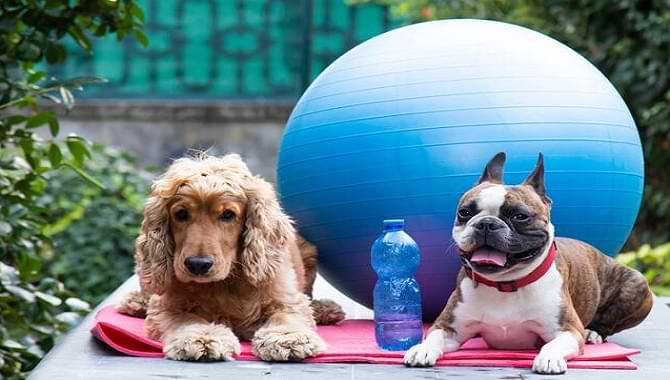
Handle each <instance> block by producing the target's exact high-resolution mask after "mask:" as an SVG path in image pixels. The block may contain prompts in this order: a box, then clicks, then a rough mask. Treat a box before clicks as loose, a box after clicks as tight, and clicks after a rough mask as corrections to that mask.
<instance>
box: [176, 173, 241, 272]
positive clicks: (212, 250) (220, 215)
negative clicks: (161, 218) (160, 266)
mask: <svg viewBox="0 0 670 380" xmlns="http://www.w3.org/2000/svg"><path fill="white" fill-rule="evenodd" d="M245 208H246V206H245V202H244V200H243V199H241V198H239V197H235V196H233V195H231V194H226V193H218V192H207V191H199V189H198V186H197V183H196V184H189V185H184V186H182V188H180V189H179V191H178V192H177V194H176V195H175V197H174V199H173V201H172V202H171V204H170V207H169V217H170V231H171V234H172V238H173V240H174V243H175V250H174V261H173V267H174V272H175V275H176V276H177V279H179V280H180V281H182V282H200V283H202V282H213V281H221V280H223V279H225V278H226V277H227V276H228V275H229V274H230V272H231V270H232V268H233V266H234V264H235V262H236V258H237V253H238V251H239V247H240V245H239V241H240V237H241V235H242V231H243V228H244V215H245Z"/></svg>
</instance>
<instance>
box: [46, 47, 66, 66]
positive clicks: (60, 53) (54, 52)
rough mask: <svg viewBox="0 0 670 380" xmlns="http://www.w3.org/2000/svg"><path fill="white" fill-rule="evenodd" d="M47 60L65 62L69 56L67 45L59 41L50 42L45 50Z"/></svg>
mask: <svg viewBox="0 0 670 380" xmlns="http://www.w3.org/2000/svg"><path fill="white" fill-rule="evenodd" d="M45 55H46V57H47V62H49V63H51V64H56V63H63V62H64V61H65V58H66V57H67V51H66V50H65V47H64V46H63V45H61V44H59V43H55V42H49V43H48V44H47V49H46V52H45Z"/></svg>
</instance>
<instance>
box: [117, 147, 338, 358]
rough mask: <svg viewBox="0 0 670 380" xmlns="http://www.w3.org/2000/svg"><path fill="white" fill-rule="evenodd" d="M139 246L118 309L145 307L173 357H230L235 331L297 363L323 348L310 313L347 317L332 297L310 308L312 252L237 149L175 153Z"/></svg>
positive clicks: (324, 319)
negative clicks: (130, 288)
mask: <svg viewBox="0 0 670 380" xmlns="http://www.w3.org/2000/svg"><path fill="white" fill-rule="evenodd" d="M136 248H137V249H136V264H137V265H136V271H137V274H138V276H139V278H140V285H141V289H142V292H141V293H133V294H130V295H128V297H127V298H126V299H125V300H124V301H123V302H122V303H121V304H120V305H119V306H118V309H119V310H120V311H121V312H125V313H127V314H132V315H143V314H144V313H145V312H146V322H145V329H146V332H147V334H148V335H149V336H150V337H151V338H154V339H158V340H161V341H162V342H163V344H164V351H165V354H166V357H168V358H170V359H176V360H229V359H231V358H232V357H233V355H234V354H237V353H239V350H240V345H239V340H238V338H241V339H247V340H251V342H252V348H253V351H254V353H255V354H256V355H257V356H258V357H260V358H261V359H264V360H275V361H285V360H301V359H304V358H306V357H310V356H315V355H318V354H319V353H320V352H322V351H323V350H324V349H325V344H324V342H323V341H322V340H321V338H320V337H319V336H318V335H317V334H316V333H315V331H314V327H315V318H316V320H317V321H319V322H320V323H337V322H339V321H341V320H342V319H344V313H343V312H342V310H341V308H340V307H339V305H337V304H335V303H333V302H332V301H327V300H325V301H312V303H313V305H314V308H312V306H310V298H311V291H312V286H313V282H314V279H315V277H316V249H315V247H314V246H312V245H311V244H309V243H308V242H306V241H305V240H303V239H302V238H300V237H299V236H298V235H297V234H296V232H295V231H294V228H293V225H292V222H291V220H290V219H289V217H288V216H287V215H286V214H285V213H284V212H283V211H282V209H281V207H280V205H279V202H278V201H277V197H276V194H275V191H274V189H273V187H272V185H270V184H269V183H268V182H266V181H265V180H263V179H262V178H260V177H258V176H254V175H252V174H251V172H250V171H249V169H248V168H247V166H246V164H244V162H243V161H242V160H241V158H240V157H239V156H238V155H236V154H229V155H226V156H223V157H212V156H207V155H205V154H201V155H199V156H196V157H192V158H182V159H179V160H176V161H175V162H174V163H173V164H172V165H171V166H170V167H169V168H168V170H167V172H166V173H165V174H163V175H162V176H161V177H159V178H158V179H157V180H156V181H155V182H154V184H153V187H152V193H151V195H150V197H149V199H148V200H147V203H146V206H145V210H144V222H143V224H142V231H141V235H140V236H139V238H138V239H137V243H136ZM148 295H152V296H151V298H150V300H149V301H148V305H147V302H146V300H147V298H148ZM314 310H317V312H318V314H317V315H313V313H314Z"/></svg>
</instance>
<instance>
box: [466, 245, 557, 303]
mask: <svg viewBox="0 0 670 380" xmlns="http://www.w3.org/2000/svg"><path fill="white" fill-rule="evenodd" d="M554 259H556V242H552V243H551V247H549V253H548V254H547V257H545V258H544V260H543V261H542V263H541V264H540V265H539V266H538V267H537V268H535V270H534V271H532V272H530V273H528V275H526V276H525V277H522V278H520V279H518V280H514V281H500V282H499V281H491V280H489V279H487V278H485V277H482V276H481V275H479V274H477V273H475V272H473V271H472V270H471V269H470V268H465V274H467V275H468V277H470V279H472V281H474V282H477V283H480V284H484V285H486V286H489V287H491V288H496V289H498V290H499V291H501V292H504V293H511V292H516V291H517V290H519V289H521V288H523V287H524V286H526V285H529V284H532V283H533V282H535V281H537V280H539V279H540V277H542V276H544V274H545V273H547V271H548V270H549V268H551V265H552V264H553V263H554Z"/></svg>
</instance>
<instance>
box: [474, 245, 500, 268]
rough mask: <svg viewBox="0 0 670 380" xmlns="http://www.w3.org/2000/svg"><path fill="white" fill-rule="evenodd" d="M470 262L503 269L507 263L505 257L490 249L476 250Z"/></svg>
mask: <svg viewBox="0 0 670 380" xmlns="http://www.w3.org/2000/svg"><path fill="white" fill-rule="evenodd" d="M470 261H471V262H473V263H475V264H487V265H497V266H499V267H504V266H505V263H507V255H506V254H504V253H502V252H500V251H496V250H494V249H490V248H480V249H478V250H476V251H475V252H474V253H473V254H472V257H471V258H470Z"/></svg>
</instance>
